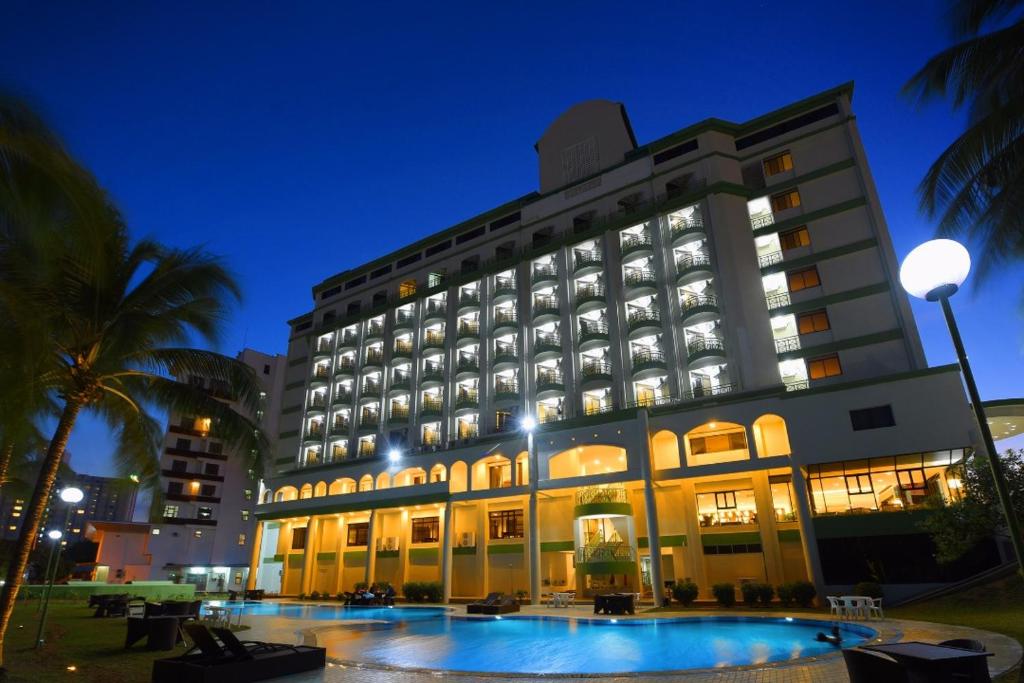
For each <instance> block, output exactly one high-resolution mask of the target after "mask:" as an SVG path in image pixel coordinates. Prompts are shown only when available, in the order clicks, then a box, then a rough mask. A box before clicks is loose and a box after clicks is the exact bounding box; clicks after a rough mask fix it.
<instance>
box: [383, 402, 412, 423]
mask: <svg viewBox="0 0 1024 683" xmlns="http://www.w3.org/2000/svg"><path fill="white" fill-rule="evenodd" d="M388 419H389V420H390V421H391V422H408V421H409V406H408V405H407V404H406V405H402V404H397V405H394V404H393V405H392V406H391V412H390V414H389V415H388Z"/></svg>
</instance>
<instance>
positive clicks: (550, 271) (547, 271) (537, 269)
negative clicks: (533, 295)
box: [531, 265, 558, 284]
mask: <svg viewBox="0 0 1024 683" xmlns="http://www.w3.org/2000/svg"><path fill="white" fill-rule="evenodd" d="M557 278H558V268H557V267H556V266H554V265H547V266H534V267H533V275H532V277H531V279H532V281H533V282H534V284H536V283H538V282H545V281H547V280H555V279H557Z"/></svg>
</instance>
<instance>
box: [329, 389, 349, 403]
mask: <svg viewBox="0 0 1024 683" xmlns="http://www.w3.org/2000/svg"><path fill="white" fill-rule="evenodd" d="M331 402H332V403H351V402H352V392H351V391H338V392H336V393H335V394H334V398H333V399H332V401H331Z"/></svg>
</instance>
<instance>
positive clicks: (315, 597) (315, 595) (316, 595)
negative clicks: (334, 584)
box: [309, 591, 320, 600]
mask: <svg viewBox="0 0 1024 683" xmlns="http://www.w3.org/2000/svg"><path fill="white" fill-rule="evenodd" d="M309 599H310V600H319V599H320V591H313V592H312V593H310V594H309Z"/></svg>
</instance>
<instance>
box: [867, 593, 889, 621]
mask: <svg viewBox="0 0 1024 683" xmlns="http://www.w3.org/2000/svg"><path fill="white" fill-rule="evenodd" d="M868 616H877V617H878V618H879V619H885V612H883V611H882V598H872V600H871V603H870V604H869V605H868Z"/></svg>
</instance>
